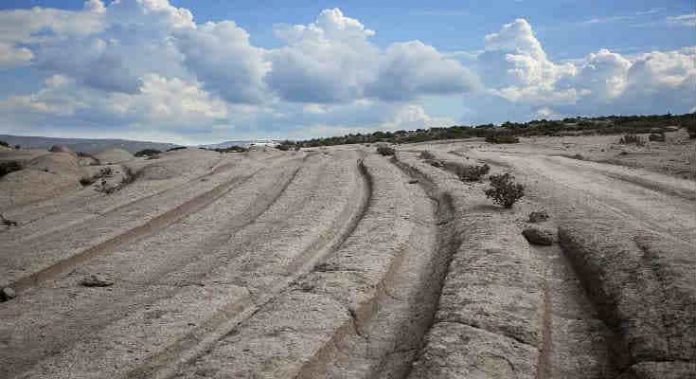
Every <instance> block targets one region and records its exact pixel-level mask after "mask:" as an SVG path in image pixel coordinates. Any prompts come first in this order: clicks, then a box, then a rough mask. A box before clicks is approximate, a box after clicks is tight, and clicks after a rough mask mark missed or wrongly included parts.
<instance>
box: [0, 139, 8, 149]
mask: <svg viewBox="0 0 696 379" xmlns="http://www.w3.org/2000/svg"><path fill="white" fill-rule="evenodd" d="M0 146H4V147H10V144H9V143H7V142H5V141H2V140H0Z"/></svg>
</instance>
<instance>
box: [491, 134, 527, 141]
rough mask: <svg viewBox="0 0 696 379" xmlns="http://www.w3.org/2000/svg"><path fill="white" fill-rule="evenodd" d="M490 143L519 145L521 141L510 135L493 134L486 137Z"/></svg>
mask: <svg viewBox="0 0 696 379" xmlns="http://www.w3.org/2000/svg"><path fill="white" fill-rule="evenodd" d="M486 142H488V143H519V142H520V139H519V138H517V137H516V136H512V135H509V134H492V135H489V136H488V137H486Z"/></svg>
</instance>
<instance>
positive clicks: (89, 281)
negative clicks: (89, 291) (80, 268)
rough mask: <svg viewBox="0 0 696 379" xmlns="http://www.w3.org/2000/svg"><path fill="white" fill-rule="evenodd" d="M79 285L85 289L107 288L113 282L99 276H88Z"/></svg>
mask: <svg viewBox="0 0 696 379" xmlns="http://www.w3.org/2000/svg"><path fill="white" fill-rule="evenodd" d="M80 284H81V285H83V286H85V287H109V286H111V285H113V284H114V281H113V280H111V279H109V278H107V277H105V276H103V275H100V274H90V275H87V276H85V277H84V278H83V279H82V281H80Z"/></svg>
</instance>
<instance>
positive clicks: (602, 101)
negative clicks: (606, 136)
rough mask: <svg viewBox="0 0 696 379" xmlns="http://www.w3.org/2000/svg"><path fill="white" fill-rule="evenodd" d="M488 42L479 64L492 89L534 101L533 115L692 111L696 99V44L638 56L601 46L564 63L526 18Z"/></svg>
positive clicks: (524, 101)
mask: <svg viewBox="0 0 696 379" xmlns="http://www.w3.org/2000/svg"><path fill="white" fill-rule="evenodd" d="M485 41H486V50H485V52H484V53H482V54H481V55H479V57H478V68H479V73H480V75H481V77H482V78H483V80H484V82H485V83H486V85H487V86H488V92H489V93H491V94H493V95H495V96H499V97H501V98H503V99H505V100H507V101H509V102H511V103H515V104H525V105H527V106H529V107H530V116H531V115H533V114H535V113H536V114H555V113H563V114H601V113H611V114H614V113H624V114H627V113H641V114H644V113H651V112H652V113H663V112H666V111H668V110H672V111H675V112H686V111H688V110H689V109H690V105H689V104H694V103H696V93H694V91H693V88H696V87H695V86H694V85H695V84H696V83H694V81H695V79H694V78H695V77H696V75H695V74H694V70H695V69H694V65H693V62H694V61H695V60H696V53H694V51H695V49H696V48H686V49H682V50H678V51H670V52H658V51H655V52H649V53H643V54H640V55H637V56H622V55H621V54H618V53H616V52H611V51H609V50H607V49H600V50H598V51H597V52H593V53H590V54H588V55H587V56H586V57H584V58H582V59H576V60H573V61H567V62H564V63H558V62H553V61H551V60H550V59H549V58H548V56H547V55H546V53H545V52H544V49H543V47H542V45H541V42H540V41H539V40H538V39H537V38H536V37H535V36H534V33H533V31H532V28H531V26H530V25H529V23H528V22H527V21H525V20H523V19H518V20H515V21H514V22H512V23H510V24H506V25H504V26H503V27H502V28H501V30H500V31H499V32H497V33H493V34H489V35H487V36H486V38H485ZM539 112H541V113H539Z"/></svg>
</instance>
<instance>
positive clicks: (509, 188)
mask: <svg viewBox="0 0 696 379" xmlns="http://www.w3.org/2000/svg"><path fill="white" fill-rule="evenodd" d="M490 181H491V187H490V188H488V189H487V190H485V193H486V197H488V198H491V199H493V201H494V202H495V203H496V204H498V205H501V206H502V207H504V208H512V206H513V205H514V204H515V203H516V202H517V201H518V200H519V199H521V198H522V197H523V196H524V186H523V185H522V184H519V183H515V177H514V176H512V175H510V173H507V172H506V173H505V174H500V175H491V177H490Z"/></svg>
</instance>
